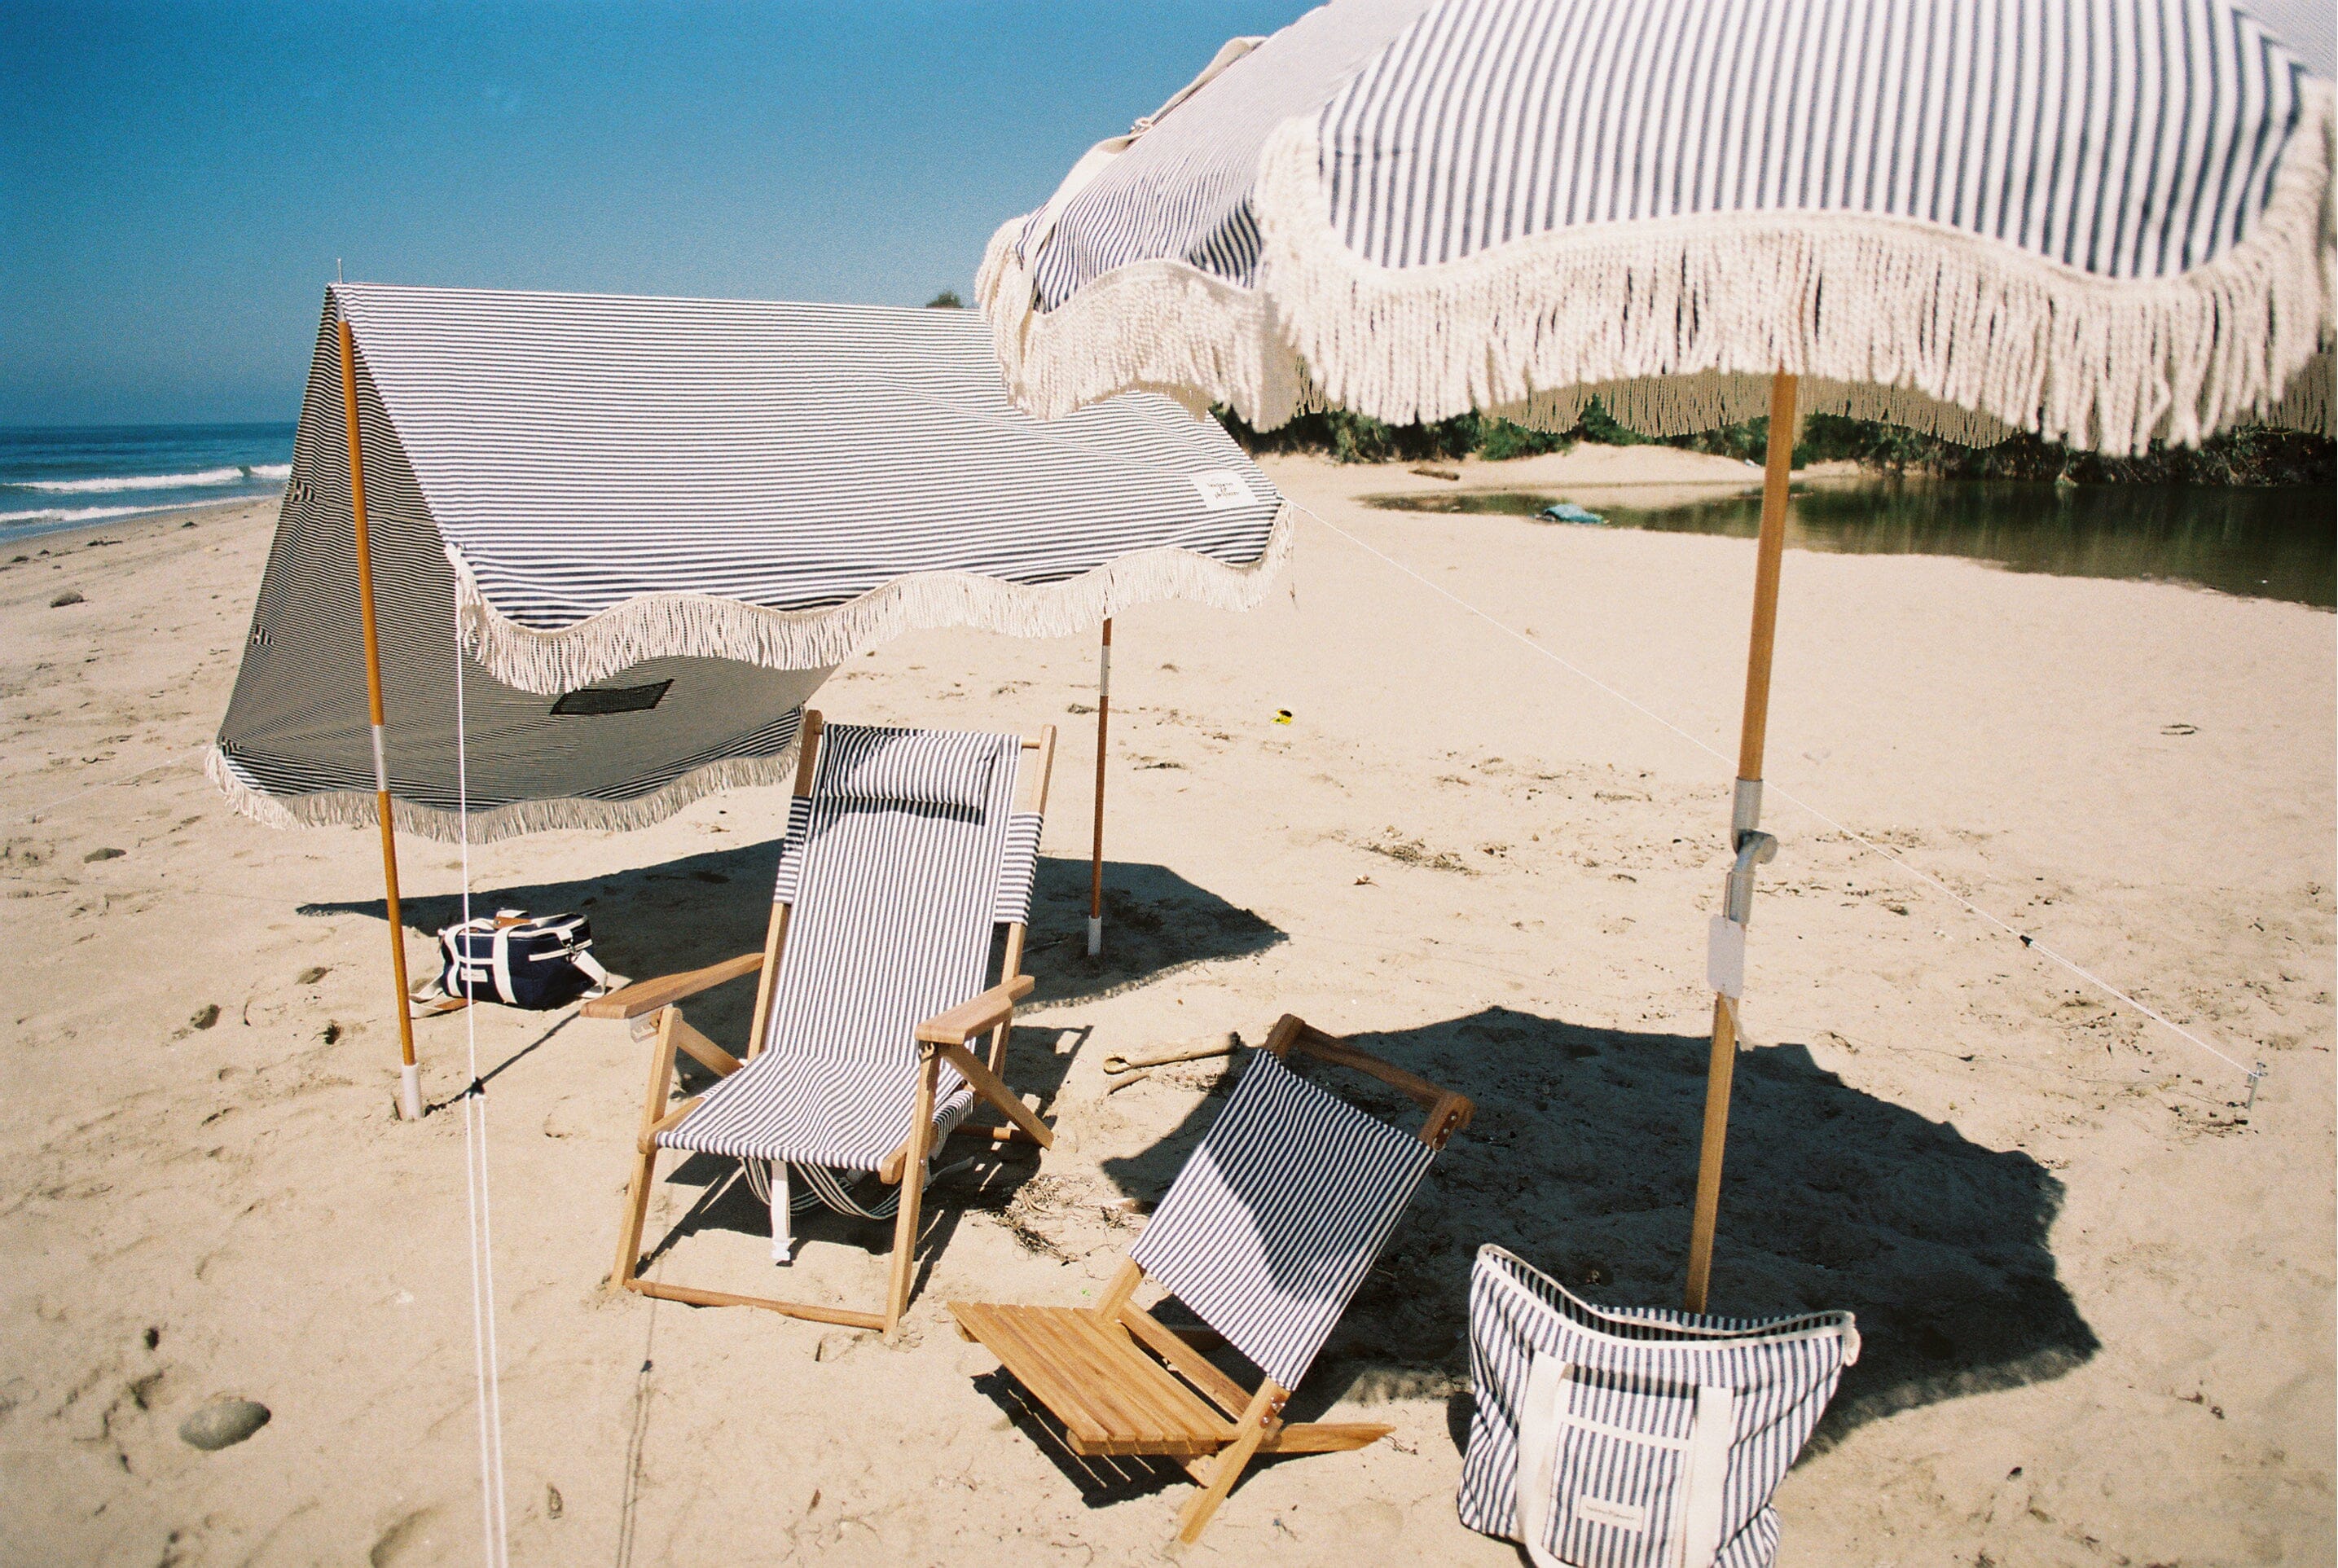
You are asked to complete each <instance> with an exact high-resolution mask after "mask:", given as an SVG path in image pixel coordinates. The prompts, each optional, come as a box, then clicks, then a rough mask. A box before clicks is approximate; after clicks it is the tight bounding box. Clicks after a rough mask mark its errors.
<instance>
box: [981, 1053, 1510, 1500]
mask: <svg viewBox="0 0 2338 1568" xmlns="http://www.w3.org/2000/svg"><path fill="white" fill-rule="evenodd" d="M1293 1051H1298V1052H1301V1053H1302V1054H1306V1055H1310V1056H1314V1057H1317V1058H1320V1059H1321V1060H1322V1061H1325V1062H1331V1063H1339V1064H1340V1065H1341V1066H1345V1067H1352V1068H1354V1069H1356V1070H1357V1071H1359V1072H1361V1073H1369V1074H1370V1075H1371V1076H1372V1077H1374V1078H1377V1079H1379V1080H1380V1081H1381V1082H1382V1083H1390V1084H1393V1085H1395V1086H1396V1087H1397V1088H1399V1089H1401V1090H1402V1091H1404V1093H1407V1094H1409V1095H1410V1096H1411V1097H1412V1098H1413V1099H1414V1100H1416V1101H1418V1102H1419V1103H1420V1104H1422V1105H1423V1106H1425V1107H1426V1108H1427V1109H1428V1112H1429V1114H1428V1118H1427V1120H1426V1121H1424V1122H1422V1123H1421V1125H1420V1131H1419V1132H1418V1133H1407V1132H1399V1131H1398V1130H1396V1129H1395V1128H1393V1127H1390V1126H1389V1125H1388V1124H1387V1123H1385V1122H1381V1121H1380V1119H1379V1118H1377V1117H1374V1116H1369V1115H1367V1114H1365V1113H1364V1112H1361V1111H1359V1110H1357V1109H1356V1108H1355V1107H1354V1106H1352V1105H1351V1104H1349V1103H1347V1102H1346V1101H1344V1100H1342V1099H1341V1098H1340V1097H1339V1096H1338V1095H1336V1094H1333V1093H1331V1092H1330V1091H1329V1090H1326V1089H1322V1088H1320V1087H1318V1086H1317V1085H1316V1084H1314V1083H1310V1082H1308V1081H1307V1080H1306V1079H1304V1078H1302V1077H1300V1076H1299V1075H1298V1074H1297V1073H1293V1072H1292V1070H1291V1069H1290V1068H1289V1067H1287V1066H1286V1065H1284V1060H1285V1058H1286V1057H1287V1056H1288V1055H1289V1054H1290V1053H1292V1052H1293ZM1471 1109H1472V1107H1471V1105H1470V1103H1469V1100H1468V1099H1467V1098H1465V1097H1464V1096H1462V1095H1459V1094H1456V1093H1452V1092H1451V1091H1449V1090H1446V1089H1440V1088H1439V1087H1438V1086H1437V1085H1436V1084H1434V1083H1429V1082H1428V1081H1427V1080H1426V1079H1422V1078H1418V1077H1415V1076H1414V1075H1413V1074H1412V1073H1408V1072H1406V1071H1404V1069H1402V1068H1400V1067H1397V1066H1393V1065H1391V1064H1390V1063H1386V1062H1382V1061H1380V1059H1379V1058H1378V1057H1376V1056H1372V1055H1370V1054H1367V1053H1365V1052H1362V1051H1359V1050H1357V1049H1356V1048H1355V1047H1354V1046H1352V1045H1349V1044H1345V1043H1343V1042H1341V1041H1340V1040H1337V1039H1334V1038H1333V1037H1331V1035H1328V1034H1323V1033H1321V1031H1319V1030H1315V1029H1311V1028H1310V1027H1309V1026H1308V1025H1307V1024H1303V1023H1302V1022H1301V1021H1300V1020H1298V1019H1297V1018H1294V1017H1292V1016H1290V1015H1289V1014H1285V1015H1284V1016H1283V1018H1282V1021H1281V1022H1280V1023H1278V1024H1275V1026H1274V1030H1273V1032H1272V1034H1269V1035H1268V1037H1267V1041H1266V1044H1265V1046H1264V1047H1263V1048H1262V1050H1260V1051H1258V1052H1256V1053H1254V1054H1252V1057H1251V1059H1250V1061H1249V1062H1248V1063H1247V1064H1246V1065H1245V1066H1244V1067H1243V1075H1242V1082H1241V1083H1239V1084H1238V1085H1237V1086H1236V1087H1235V1090H1234V1094H1233V1099H1232V1100H1231V1101H1230V1102H1228V1103H1227V1105H1226V1107H1225V1109H1224V1110H1223V1111H1222V1112H1219V1113H1218V1118H1217V1120H1216V1121H1215V1122H1213V1123H1212V1124H1211V1126H1210V1130H1209V1132H1208V1133H1207V1134H1205V1135H1204V1136H1203V1139H1202V1142H1201V1146H1200V1147H1199V1148H1197V1149H1195V1150H1194V1153H1193V1155H1192V1157H1191V1158H1189V1159H1188V1160H1187V1161H1185V1167H1184V1170H1182V1171H1179V1172H1178V1173H1177V1180H1176V1181H1174V1183H1172V1184H1171V1186H1170V1188H1169V1193H1168V1196H1166V1197H1165V1198H1164V1199H1162V1201H1161V1206H1160V1208H1159V1209H1158V1210H1155V1211H1154V1216H1153V1219H1152V1221H1151V1223H1150V1224H1148V1225H1147V1226H1146V1227H1145V1229H1144V1235H1143V1236H1141V1237H1139V1238H1138V1239H1137V1242H1136V1245H1135V1247H1133V1248H1131V1249H1130V1250H1129V1254H1128V1257H1127V1259H1126V1260H1125V1261H1124V1262H1123V1263H1122V1264H1121V1266H1120V1270H1119V1272H1118V1273H1116V1274H1115V1275H1114V1276H1113V1278H1112V1282H1111V1283H1110V1284H1109V1285H1107V1286H1106V1287H1105V1292H1104V1298H1103V1299H1102V1300H1101V1301H1099V1302H1098V1303H1097V1304H1096V1305H1095V1307H1093V1308H1080V1307H1002V1306H992V1305H987V1304H984V1303H979V1302H968V1301H953V1302H951V1303H950V1304H949V1308H950V1312H951V1313H952V1315H953V1316H955V1317H956V1318H958V1332H959V1334H961V1335H962V1336H964V1337H965V1338H968V1339H978V1340H980V1341H981V1342H982V1343H983V1344H984V1345H985V1346H987V1348H989V1350H990V1352H991V1354H992V1355H994V1356H996V1357H998V1359H999V1361H1000V1362H1001V1363H1002V1364H1004V1366H1005V1367H1006V1368H1007V1371H1009V1372H1011V1373H1013V1374H1014V1375H1015V1377H1016V1378H1017V1380H1018V1381H1020V1382H1021V1383H1022V1385H1023V1387H1026V1388H1027V1389H1029V1390H1030V1392H1031V1393H1032V1394H1033V1395H1034V1396H1035V1397H1037V1398H1038V1399H1039V1401H1040V1402H1041V1403H1042V1404H1044V1405H1046V1406H1047V1408H1048V1409H1049V1410H1050V1411H1052V1412H1053V1413H1054V1415H1055V1416H1056V1419H1057V1420H1058V1421H1060V1422H1062V1423H1063V1426H1064V1433H1065V1441H1066V1444H1068V1446H1070V1447H1071V1449H1072V1451H1073V1452H1074V1453H1076V1454H1083V1455H1106V1454H1109V1455H1135V1454H1157V1455H1167V1456H1169V1457H1172V1458H1175V1459H1177V1460H1179V1461H1181V1462H1182V1463H1183V1464H1184V1467H1185V1469H1186V1471H1187V1473H1188V1474H1190V1475H1192V1476H1193V1477H1194V1480H1195V1481H1197V1482H1198V1483H1200V1485H1201V1487H1202V1490H1201V1491H1200V1492H1199V1493H1197V1494H1196V1495H1194V1497H1193V1498H1192V1499H1191V1500H1190V1501H1188V1502H1187V1503H1186V1504H1185V1505H1184V1508H1183V1509H1182V1510H1181V1511H1180V1512H1179V1514H1178V1530H1177V1534H1178V1539H1180V1540H1182V1541H1189V1542H1190V1541H1194V1540H1196V1539H1198V1538H1199V1537H1200V1535H1201V1534H1202V1531H1203V1528H1204V1527H1205V1526H1206V1525H1207V1524H1209V1522H1210V1517H1211V1515H1212V1514H1215V1513H1216V1512H1217V1509H1218V1504H1220V1503H1222V1502H1223V1501H1224V1500H1225V1498H1226V1495H1227V1494H1229V1493H1231V1492H1232V1491H1233V1488H1234V1483H1235V1482H1236V1481H1237V1480H1239V1479H1240V1478H1241V1476H1242V1473H1243V1469H1244V1468H1245V1467H1246V1466H1247V1465H1249V1464H1250V1462H1251V1459H1252V1455H1259V1454H1329V1453H1336V1452H1339V1451H1341V1450H1345V1449H1350V1448H1361V1447H1363V1446H1366V1445H1367V1444H1370V1443H1375V1442H1378V1441H1379V1440H1380V1438H1382V1437H1385V1436H1388V1434H1389V1433H1390V1430H1392V1428H1390V1427H1388V1426H1381V1425H1380V1424H1378V1423H1375V1422H1346V1421H1310V1422H1297V1423H1292V1424H1288V1425H1286V1424H1285V1423H1284V1422H1283V1420H1282V1406H1283V1403H1284V1401H1286V1400H1287V1399H1289V1398H1290V1397H1291V1390H1292V1388H1294V1387H1297V1386H1298V1384H1299V1381H1300V1379H1301V1378H1302V1377H1305V1376H1306V1374H1307V1368H1308V1367H1309V1366H1310V1365H1311V1363H1312V1362H1313V1361H1314V1359H1315V1356H1316V1352H1318V1351H1319V1350H1321V1348H1323V1341H1324V1340H1325V1339H1326V1338H1329V1337H1330V1336H1331V1328H1332V1325H1333V1324H1335V1323H1337V1322H1338V1321H1339V1319H1340V1314H1341V1312H1343V1311H1345V1310H1346V1309H1347V1306H1348V1301H1349V1299H1350V1298H1351V1297H1352V1296H1354V1295H1355V1293H1356V1287H1357V1286H1359V1285H1361V1283H1363V1279H1364V1274H1365V1271H1366V1270H1367V1269H1370V1267H1371V1265H1372V1259H1374V1258H1375V1257H1377V1256H1378V1255H1379V1253H1380V1248H1381V1246H1382V1245H1383V1244H1384V1243H1385V1242H1386V1241H1387V1240H1388V1238H1389V1235H1390V1232H1391V1231H1393V1230H1395V1229H1396V1222H1397V1220H1398V1218H1399V1217H1400V1215H1402V1214H1403V1212H1404V1207H1405V1204H1406V1203H1407V1202H1408V1201H1410V1199H1411V1197H1412V1191H1413V1189H1414V1188H1415V1187H1417V1186H1418V1185H1419V1183H1420V1179H1421V1177H1422V1176H1423V1175H1424V1174H1426V1173H1427V1172H1428V1170H1429V1161H1431V1160H1433V1159H1435V1158H1436V1155H1437V1151H1438V1150H1439V1149H1441V1148H1443V1147H1444V1146H1445V1141H1446V1140H1447V1139H1448V1138H1450V1137H1451V1136H1452V1135H1453V1134H1454V1133H1455V1132H1459V1131H1460V1130H1461V1129H1462V1128H1464V1127H1466V1126H1468V1125H1469V1116H1470V1112H1471ZM1148 1275H1150V1276H1151V1277H1152V1278H1153V1279H1154V1281H1156V1282H1157V1283H1159V1284H1161V1285H1162V1286H1164V1287H1165V1288H1166V1289H1168V1290H1169V1291H1170V1292H1171V1293H1172V1294H1174V1295H1175V1296H1176V1297H1177V1298H1178V1299H1180V1300H1182V1301H1183V1302H1184V1304H1185V1305H1186V1306H1187V1307H1188V1308H1192V1309H1193V1310H1194V1313H1195V1314H1196V1315H1197V1316H1199V1317H1200V1318H1201V1319H1202V1321H1203V1323H1205V1324H1207V1325H1208V1326H1209V1327H1210V1328H1212V1329H1213V1330H1215V1331H1216V1333H1217V1334H1218V1335H1220V1336H1223V1338H1224V1339H1225V1341H1226V1342H1227V1343H1228V1344H1230V1345H1232V1346H1233V1348H1235V1349H1237V1350H1239V1351H1241V1352H1242V1353H1243V1355H1244V1356H1247V1357H1250V1359H1251V1360H1252V1362H1253V1363H1254V1364H1255V1365H1256V1366H1257V1367H1258V1368H1259V1369H1260V1371H1261V1372H1262V1373H1263V1374H1264V1376H1263V1377H1262V1380H1261V1381H1260V1383H1259V1386H1258V1387H1257V1388H1256V1389H1254V1390H1253V1389H1248V1388H1244V1387H1243V1386H1242V1385H1241V1384H1239V1383H1237V1382H1235V1381H1234V1380H1233V1378H1232V1377H1227V1376H1226V1374H1225V1373H1224V1372H1223V1371H1221V1370H1220V1369H1219V1368H1218V1367H1216V1366H1215V1365H1213V1363H1212V1362H1211V1361H1210V1360H1209V1359H1208V1358H1207V1357H1204V1356H1203V1354H1202V1353H1201V1350H1200V1349H1199V1348H1197V1347H1196V1346H1195V1345H1194V1343H1193V1342H1191V1341H1189V1340H1188V1339H1186V1338H1182V1337H1181V1336H1180V1335H1179V1334H1178V1333H1177V1332H1176V1331H1174V1330H1173V1329H1171V1328H1166V1327H1164V1325H1163V1324H1162V1323H1161V1322H1160V1320H1159V1319H1157V1318H1154V1316H1153V1315H1152V1314H1151V1313H1149V1312H1147V1311H1145V1310H1144V1309H1143V1308H1140V1307H1138V1306H1137V1305H1136V1304H1135V1300H1134V1299H1133V1297H1134V1294H1135V1289H1136V1287H1137V1286H1138V1284H1139V1283H1140V1282H1142V1281H1143V1280H1144V1278H1145V1277H1146V1276H1148ZM1148 1351H1149V1352H1151V1354H1147V1352H1148ZM1156 1357H1157V1359H1156Z"/></svg>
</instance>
